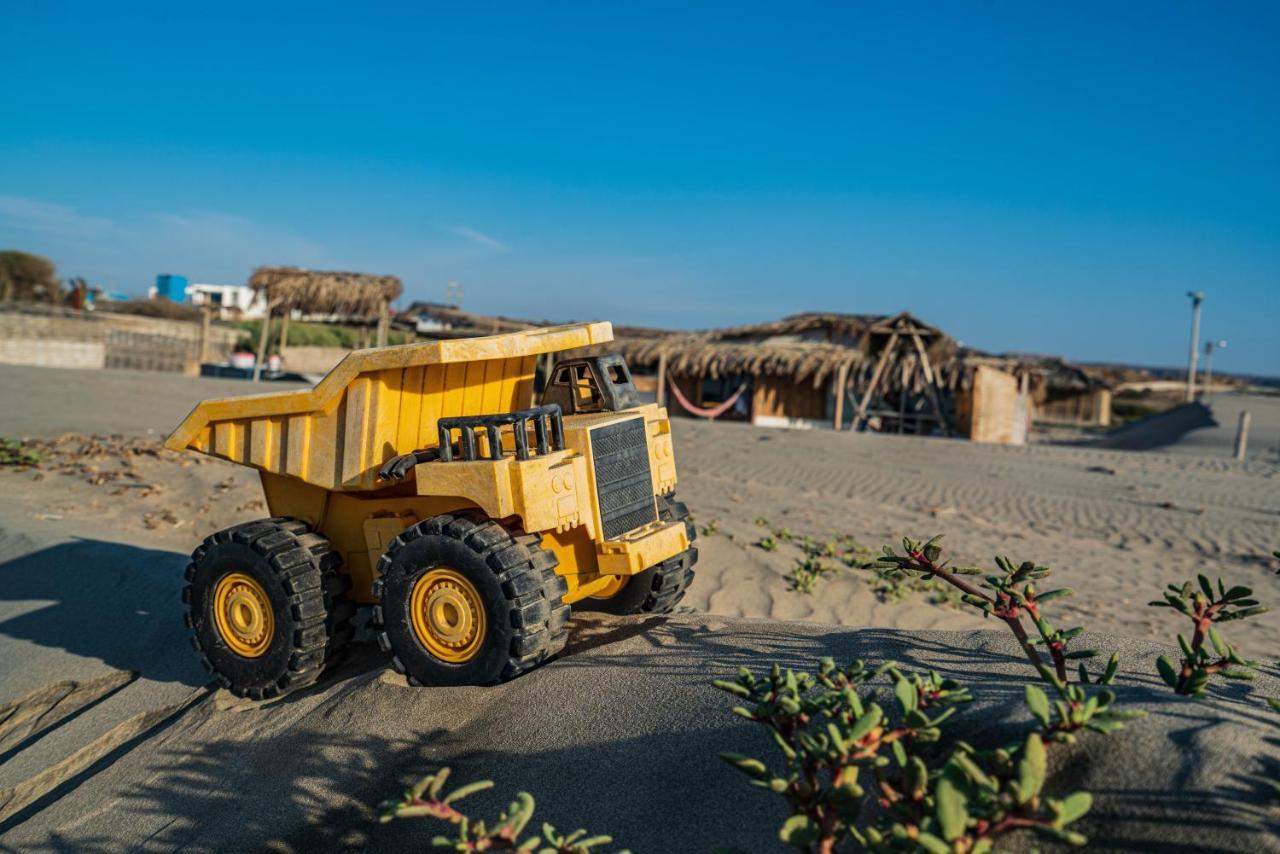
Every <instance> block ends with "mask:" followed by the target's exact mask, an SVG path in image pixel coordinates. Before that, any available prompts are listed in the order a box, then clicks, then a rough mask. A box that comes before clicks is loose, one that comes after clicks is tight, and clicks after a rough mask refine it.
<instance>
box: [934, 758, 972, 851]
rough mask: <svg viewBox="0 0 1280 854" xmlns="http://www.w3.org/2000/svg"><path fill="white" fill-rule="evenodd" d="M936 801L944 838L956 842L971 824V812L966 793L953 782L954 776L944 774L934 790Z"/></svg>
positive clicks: (936, 809)
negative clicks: (966, 802)
mask: <svg viewBox="0 0 1280 854" xmlns="http://www.w3.org/2000/svg"><path fill="white" fill-rule="evenodd" d="M934 801H935V808H934V811H935V814H936V815H937V817H938V825H939V828H940V829H941V830H942V838H943V839H945V840H946V841H947V842H954V841H955V840H957V839H959V838H960V837H961V836H963V835H964V832H965V828H966V827H967V826H968V824H969V811H968V809H967V808H966V806H965V796H964V792H962V791H961V790H960V787H959V786H958V785H957V784H956V783H955V782H954V781H953V775H952V774H948V773H946V772H944V773H943V775H942V779H940V780H939V781H938V785H937V787H936V788H935V789H934Z"/></svg>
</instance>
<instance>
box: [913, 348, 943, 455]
mask: <svg viewBox="0 0 1280 854" xmlns="http://www.w3.org/2000/svg"><path fill="white" fill-rule="evenodd" d="M911 340H912V341H913V342H914V343H915V345H916V352H917V353H919V354H920V370H921V371H922V372H923V373H924V381H925V387H926V388H927V389H928V391H929V400H930V402H931V403H933V411H934V412H935V413H937V415H938V420H939V421H941V422H942V431H943V432H944V433H946V434H947V435H948V436H950V435H951V424H950V423H949V422H948V421H947V416H946V414H945V413H944V412H943V411H942V396H941V395H940V394H938V380H937V376H936V375H935V374H934V373H933V366H932V365H931V364H929V352H928V351H927V350H926V349H925V346H924V341H922V340H920V336H919V335H916V334H914V333H913V334H912V335H911Z"/></svg>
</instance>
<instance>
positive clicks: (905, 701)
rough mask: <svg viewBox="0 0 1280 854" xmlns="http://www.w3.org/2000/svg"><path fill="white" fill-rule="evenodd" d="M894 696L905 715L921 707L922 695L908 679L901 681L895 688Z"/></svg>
mask: <svg viewBox="0 0 1280 854" xmlns="http://www.w3.org/2000/svg"><path fill="white" fill-rule="evenodd" d="M893 696H895V697H897V698H898V705H900V706H901V707H902V711H903V714H906V713H907V712H911V711H915V709H916V707H917V706H919V705H920V695H919V694H918V693H917V691H916V686H915V685H912V684H911V683H910V682H909V681H907V680H906V679H899V680H898V682H897V684H895V685H894V686H893Z"/></svg>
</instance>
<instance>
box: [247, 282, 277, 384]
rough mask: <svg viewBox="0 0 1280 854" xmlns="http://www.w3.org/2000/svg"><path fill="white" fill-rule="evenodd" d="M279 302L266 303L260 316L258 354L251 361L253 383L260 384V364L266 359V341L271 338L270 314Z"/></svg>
mask: <svg viewBox="0 0 1280 854" xmlns="http://www.w3.org/2000/svg"><path fill="white" fill-rule="evenodd" d="M279 304H280V303H279V300H271V301H270V302H268V303H267V310H266V313H265V314H263V315H262V326H261V327H259V329H258V353H257V358H255V359H254V360H253V381H254V382H255V383H256V382H260V381H261V380H262V364H263V362H265V361H266V359H267V339H268V338H269V337H270V336H271V313H272V312H273V311H275V310H276V306H277V305H279Z"/></svg>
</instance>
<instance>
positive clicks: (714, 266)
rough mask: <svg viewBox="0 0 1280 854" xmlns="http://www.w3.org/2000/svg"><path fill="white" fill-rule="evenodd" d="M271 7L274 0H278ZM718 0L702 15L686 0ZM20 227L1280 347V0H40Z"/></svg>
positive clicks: (14, 53) (973, 330)
mask: <svg viewBox="0 0 1280 854" xmlns="http://www.w3.org/2000/svg"><path fill="white" fill-rule="evenodd" d="M266 6H271V7H273V8H272V10H270V11H264V10H263V7H266ZM691 8H694V9H696V11H690V9H691ZM3 26H4V30H5V35H4V38H3V43H4V45H5V50H4V54H3V56H0V64H2V65H0V67H2V68H3V75H4V76H3V80H4V84H3V86H0V248H2V247H15V248H23V249H28V250H31V251H36V252H40V253H42V254H45V255H48V256H49V257H51V258H52V259H54V260H55V261H56V262H57V264H58V266H59V269H60V271H61V273H62V274H63V275H66V276H70V275H83V276H86V277H87V278H89V279H90V280H91V281H92V282H94V283H98V284H104V285H107V286H109V287H111V288H114V289H120V290H126V291H133V292H141V291H143V290H144V289H145V288H146V286H147V285H148V284H149V283H150V282H152V281H153V280H154V276H155V274H156V273H158V272H174V273H181V274H185V275H187V276H188V277H190V278H191V279H193V280H199V281H215V282H218V281H223V282H243V281H244V280H245V278H246V277H247V275H248V273H249V271H250V270H251V269H252V268H253V267H254V266H256V265H259V264H266V263H272V264H300V265H304V266H315V267H321V268H336V269H354V270H361V271H367V272H377V273H393V274H397V275H399V276H401V277H402V278H403V279H404V281H405V283H406V289H407V294H406V300H408V299H436V300H438V299H442V298H443V296H444V293H445V287H446V284H447V283H448V282H449V281H450V280H456V281H459V282H462V283H463V286H464V293H465V306H466V307H467V308H470V309H472V310H475V311H483V312H503V313H507V314H512V315H517V316H532V317H539V318H543V317H545V318H550V319H569V318H577V319H581V318H587V317H604V318H610V319H613V320H615V321H617V322H631V323H644V324H653V325H660V326H673V327H698V326H709V325H719V324H728V323H738V322H745V321H752V320H763V319H771V318H775V317H778V316H781V315H783V314H787V313H792V312H796V311H804V310H832V311H855V312H893V311H897V310H900V309H909V310H911V311H913V312H916V313H917V314H919V315H920V316H922V317H923V318H924V319H926V320H929V321H931V322H933V323H936V324H938V325H940V326H942V327H944V328H945V329H947V330H948V331H949V332H951V333H952V334H953V335H955V336H956V337H958V338H960V339H961V340H963V341H965V342H966V343H969V344H972V345H975V346H978V347H983V348H986V349H991V350H997V351H999V350H1024V351H1038V352H1048V353H1059V354H1063V355H1066V356H1068V357H1071V358H1075V359H1080V360H1123V361H1130V362H1137V363H1144V364H1158V365H1177V364H1180V363H1182V362H1183V361H1184V360H1185V358H1186V341H1187V328H1188V325H1189V323H1188V318H1189V311H1188V301H1187V299H1186V297H1185V296H1184V294H1185V292H1186V291H1187V290H1188V289H1190V288H1199V289H1204V290H1205V291H1207V292H1208V299H1207V301H1206V303H1205V324H1204V330H1205V333H1206V334H1207V335H1212V336H1214V337H1221V338H1228V339H1230V347H1229V349H1228V350H1227V351H1226V352H1224V353H1222V354H1221V356H1220V357H1219V361H1218V364H1219V365H1220V366H1221V367H1222V368H1224V369H1234V370H1241V371H1252V372H1256V373H1268V374H1280V336H1278V335H1277V325H1278V321H1280V48H1278V47H1277V45H1280V4H1277V3H1274V2H1265V3H1236V2H1229V3H1185V4H1184V3H1165V2H1157V3H1123V4H1115V3H1106V4H1097V5H1093V4H1084V3H1069V4H1068V3H1062V4H1032V3H1024V2H1007V3H1005V2H988V3H970V4H961V3H945V4H936V5H934V4H901V3H898V4H875V5H871V4H861V3H831V4H804V3H786V4H781V3H780V4H774V5H773V6H772V7H765V6H757V5H755V4H744V3H725V4H723V5H712V4H688V3H681V4H672V5H670V6H667V7H662V6H659V5H657V4H653V3H645V4H627V5H624V4H618V3H584V4H581V5H578V4H568V3H557V4H546V5H542V4H537V3H511V4H506V5H490V4H484V3H463V4H458V5H456V6H439V5H436V4H431V3H412V4H403V5H395V4H386V5H382V6H379V5H377V4H355V3H342V4H327V3H314V2H313V3H305V4H297V5H285V4H274V3H271V4H267V3H254V4H245V5H237V4H232V3H206V4H190V3H172V2H166V3H156V4H148V3H125V4H108V3H87V2H86V3H77V4H66V3H57V2H39V3H24V4H16V3H10V4H8V5H7V8H6V10H5V13H4V25H3Z"/></svg>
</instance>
